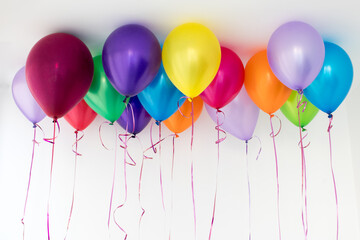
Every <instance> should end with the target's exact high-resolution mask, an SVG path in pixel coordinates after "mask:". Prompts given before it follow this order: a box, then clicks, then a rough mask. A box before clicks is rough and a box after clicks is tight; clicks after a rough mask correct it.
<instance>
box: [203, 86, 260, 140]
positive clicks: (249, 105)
mask: <svg viewBox="0 0 360 240" xmlns="http://www.w3.org/2000/svg"><path fill="white" fill-rule="evenodd" d="M205 107H206V111H207V112H208V114H209V115H210V117H211V119H212V120H213V121H214V122H215V123H216V122H217V119H216V111H217V110H216V109H214V108H211V107H210V106H209V105H207V104H205ZM221 111H223V113H224V116H225V119H224V116H223V114H219V121H220V123H223V124H222V125H221V128H222V129H224V130H225V131H226V132H229V133H230V134H231V135H233V136H235V137H237V138H239V139H241V140H244V141H247V140H250V139H251V138H252V137H253V134H254V130H255V127H256V123H257V120H258V117H259V108H258V107H257V106H256V105H255V103H253V101H252V100H251V98H250V97H249V96H248V94H247V92H246V89H245V88H244V87H243V88H242V89H241V91H240V92H239V94H238V95H237V96H236V97H235V98H234V100H232V101H231V102H230V103H229V104H228V105H226V106H225V107H224V108H222V109H221Z"/></svg>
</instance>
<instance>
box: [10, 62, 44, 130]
mask: <svg viewBox="0 0 360 240" xmlns="http://www.w3.org/2000/svg"><path fill="white" fill-rule="evenodd" d="M12 95H13V98H14V101H15V103H16V105H17V106H18V108H19V109H20V111H21V112H22V113H23V114H24V116H25V117H26V118H27V119H28V120H29V121H30V122H32V123H33V124H36V123H38V122H40V121H41V120H43V119H44V117H45V116H46V114H45V113H44V111H43V110H42V109H41V107H40V106H39V104H38V103H37V102H36V101H35V99H34V97H33V95H32V94H31V92H30V89H29V87H28V85H27V83H26V77H25V67H22V68H21V69H20V70H19V71H18V72H17V73H16V74H15V77H14V80H13V83H12Z"/></svg>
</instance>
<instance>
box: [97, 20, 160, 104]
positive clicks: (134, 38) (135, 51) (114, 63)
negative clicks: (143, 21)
mask: <svg viewBox="0 0 360 240" xmlns="http://www.w3.org/2000/svg"><path fill="white" fill-rule="evenodd" d="M102 60H103V64H104V70H105V73H106V75H107V76H108V78H109V81H110V82H111V84H112V85H113V86H114V88H115V89H116V90H117V91H118V92H119V93H120V94H122V95H124V96H127V97H131V96H135V95H137V94H138V93H139V92H141V91H142V90H144V89H145V88H146V87H147V86H148V85H149V84H150V82H151V81H152V80H153V79H154V77H155V76H156V74H157V72H158V71H159V68H160V63H161V48H160V44H159V42H158V40H157V39H156V37H155V35H154V34H153V33H152V32H151V31H150V30H149V29H147V28H146V27H143V26H141V25H137V24H128V25H125V26H122V27H119V28H118V29H116V30H115V31H113V32H112V33H111V34H110V36H109V37H108V38H107V39H106V41H105V44H104V48H103V55H102Z"/></svg>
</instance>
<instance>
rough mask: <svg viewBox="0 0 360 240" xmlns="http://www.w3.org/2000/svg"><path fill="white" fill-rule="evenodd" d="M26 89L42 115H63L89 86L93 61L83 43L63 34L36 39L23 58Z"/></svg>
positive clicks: (52, 116) (59, 116) (82, 95)
mask: <svg viewBox="0 0 360 240" xmlns="http://www.w3.org/2000/svg"><path fill="white" fill-rule="evenodd" d="M25 70H26V80H27V84H28V86H29V89H30V91H31V93H32V95H33V96H34V98H35V100H36V101H37V102H38V103H39V105H40V107H41V108H42V109H43V110H44V112H45V113H46V115H48V116H49V117H51V118H53V119H54V120H56V119H58V118H61V117H62V116H64V115H65V114H66V113H67V112H68V111H70V109H72V108H73V107H74V106H75V105H76V104H77V103H79V102H80V101H81V99H82V98H83V97H84V96H85V94H86V93H87V91H88V90H89V88H90V85H91V81H92V77H93V73H94V63H93V60H92V57H91V53H90V51H89V49H88V48H87V47H86V45H85V44H84V43H83V42H82V41H81V40H79V39H78V38H76V37H74V36H72V35H70V34H66V33H54V34H50V35H48V36H46V37H44V38H42V39H40V40H39V41H38V42H37V43H36V44H35V45H34V47H33V48H32V49H31V51H30V53H29V56H28V58H27V61H26V67H25Z"/></svg>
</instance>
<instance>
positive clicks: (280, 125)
mask: <svg viewBox="0 0 360 240" xmlns="http://www.w3.org/2000/svg"><path fill="white" fill-rule="evenodd" d="M273 117H276V118H277V119H278V120H279V130H278V131H277V132H276V134H275V135H274V131H272V132H271V133H270V137H272V138H274V137H276V136H277V135H279V133H280V131H281V128H282V123H281V119H280V118H279V117H278V116H276V115H274V114H270V120H271V118H273Z"/></svg>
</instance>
